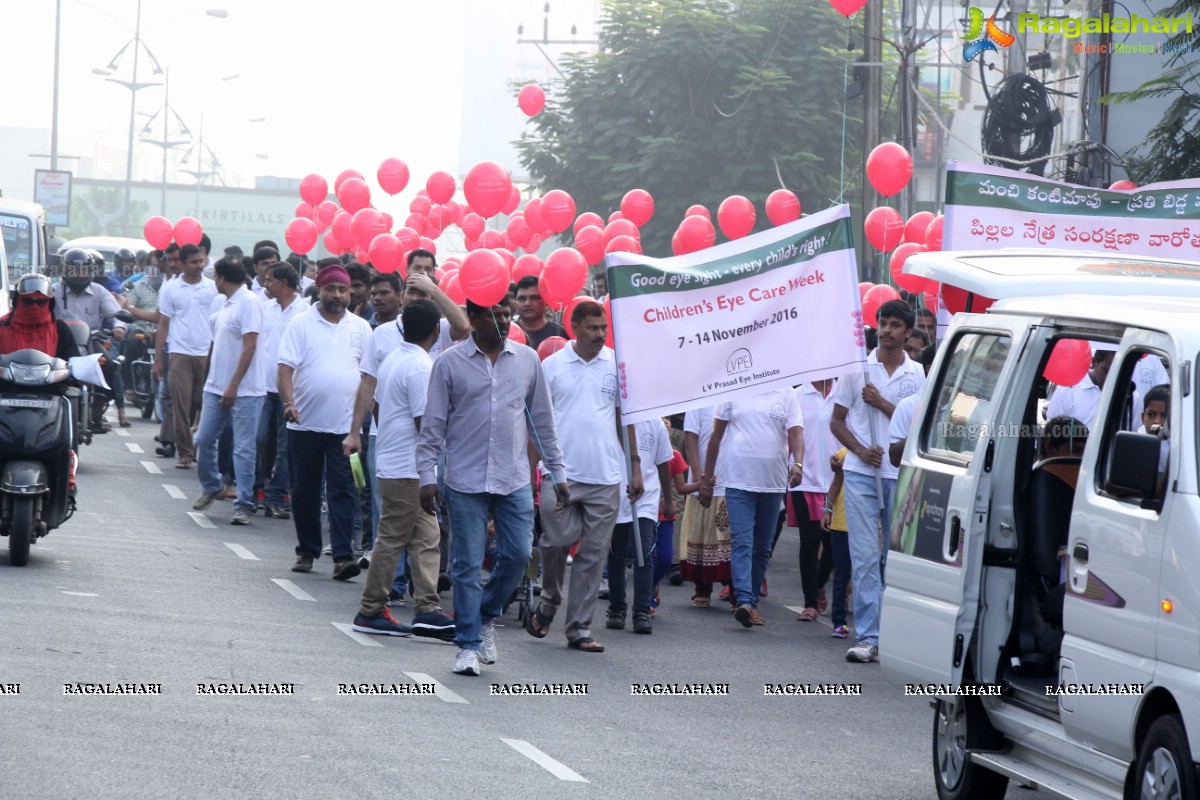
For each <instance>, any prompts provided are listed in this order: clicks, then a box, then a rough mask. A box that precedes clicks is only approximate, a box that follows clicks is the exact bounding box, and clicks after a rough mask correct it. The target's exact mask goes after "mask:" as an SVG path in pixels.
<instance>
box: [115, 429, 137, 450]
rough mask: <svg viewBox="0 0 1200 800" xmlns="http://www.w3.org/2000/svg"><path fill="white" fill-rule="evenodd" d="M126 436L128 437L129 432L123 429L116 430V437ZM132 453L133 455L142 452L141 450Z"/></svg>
mask: <svg viewBox="0 0 1200 800" xmlns="http://www.w3.org/2000/svg"><path fill="white" fill-rule="evenodd" d="M128 435H129V431H127V430H125V429H124V428H117V436H128ZM134 452H135V453H140V452H142V451H141V450H135V451H134Z"/></svg>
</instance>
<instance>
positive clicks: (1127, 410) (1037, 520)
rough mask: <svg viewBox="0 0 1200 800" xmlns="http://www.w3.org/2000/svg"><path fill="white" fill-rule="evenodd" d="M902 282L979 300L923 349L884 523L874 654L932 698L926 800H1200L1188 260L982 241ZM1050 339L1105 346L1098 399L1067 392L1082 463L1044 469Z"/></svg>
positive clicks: (931, 260) (1196, 504)
mask: <svg viewBox="0 0 1200 800" xmlns="http://www.w3.org/2000/svg"><path fill="white" fill-rule="evenodd" d="M905 271H908V272H912V273H915V274H917V275H921V276H925V277H929V278H932V279H935V280H938V281H946V282H948V283H950V284H952V285H955V286H959V287H961V288H963V289H966V290H967V291H968V292H973V293H976V294H978V295H982V296H985V297H989V298H995V299H996V300H997V302H996V303H995V304H994V305H993V306H992V307H991V308H990V309H989V310H988V312H987V313H985V314H971V313H965V314H959V315H956V317H955V318H954V323H953V325H952V326H951V328H950V331H949V333H948V334H947V337H946V339H945V340H944V342H943V343H942V345H941V346H940V349H939V353H938V357H937V359H936V362H935V364H934V366H933V369H932V371H931V372H930V376H929V383H928V384H927V385H926V387H925V392H924V395H923V397H922V402H921V404H920V409H921V410H920V411H919V412H918V413H917V414H916V415H914V419H913V426H912V429H911V431H910V433H909V437H908V440H907V443H906V445H905V449H904V457H903V462H902V469H901V473H900V476H899V479H898V480H897V485H896V499H895V502H894V505H893V508H894V509H895V512H894V515H893V520H892V526H891V531H890V532H889V533H890V536H891V543H892V549H891V554H890V555H889V557H888V561H887V569H886V580H887V588H886V590H885V591H884V595H883V608H882V618H881V630H880V642H879V652H880V658H881V660H882V663H883V667H884V669H885V670H886V671H887V672H888V673H889V674H891V675H892V676H893V677H895V678H897V679H899V680H901V681H903V682H904V683H906V684H921V685H922V689H923V690H925V691H926V692H927V693H930V694H933V695H935V696H936V697H937V700H936V701H935V702H934V714H933V735H932V741H933V767H934V780H935V784H936V788H937V792H938V796H939V797H941V798H944V799H945V798H962V799H963V800H967V799H970V800H986V799H987V798H999V797H1002V796H1003V795H1004V793H1005V790H1006V787H1007V784H1008V781H1009V779H1015V780H1017V781H1020V782H1021V783H1023V784H1028V785H1036V787H1037V788H1039V789H1041V790H1042V791H1043V792H1044V793H1045V794H1047V795H1048V796H1052V797H1062V798H1122V797H1123V798H1160V797H1161V798H1195V797H1197V796H1200V794H1198V789H1197V786H1198V784H1197V762H1200V577H1198V575H1197V573H1200V497H1198V496H1197V458H1198V456H1200V448H1198V447H1197V436H1198V435H1200V420H1198V418H1197V414H1198V413H1200V404H1198V403H1197V402H1196V401H1197V396H1198V393H1197V388H1200V387H1197V384H1196V381H1197V374H1196V370H1195V368H1194V365H1195V364H1196V362H1197V358H1198V357H1200V314H1197V310H1198V309H1200V264H1192V263H1184V262H1172V261H1157V260H1153V259H1148V258H1140V257H1123V256H1117V255H1112V254H1090V253H1079V252H1047V251H1028V252H1026V251H1011V250H1010V251H1004V250H996V251H989V252H981V253H924V254H919V255H915V256H913V257H912V258H910V259H909V260H908V262H907V263H906V264H905ZM1064 339H1081V340H1085V341H1087V342H1089V343H1091V344H1092V346H1093V347H1094V348H1096V349H1099V350H1103V349H1111V350H1112V351H1113V356H1112V361H1111V367H1110V368H1109V370H1108V371H1107V374H1106V375H1104V374H1099V373H1097V377H1098V378H1100V380H1099V381H1098V382H1099V383H1101V384H1102V387H1101V388H1100V389H1098V390H1095V389H1092V388H1091V387H1092V386H1093V385H1094V383H1093V382H1092V381H1091V377H1090V376H1089V377H1087V378H1085V379H1084V381H1086V383H1082V384H1081V385H1082V386H1085V387H1087V388H1086V389H1082V390H1081V391H1085V392H1091V397H1092V399H1093V400H1094V399H1095V398H1096V397H1097V396H1098V398H1099V401H1098V406H1096V408H1095V412H1094V414H1093V415H1092V419H1090V420H1083V422H1084V423H1085V424H1086V425H1087V427H1088V429H1089V430H1088V433H1087V436H1086V445H1084V446H1083V448H1082V454H1081V456H1072V455H1059V456H1057V457H1049V458H1045V457H1043V456H1044V453H1042V454H1039V452H1038V449H1039V446H1044V445H1045V444H1046V441H1041V440H1040V439H1039V437H1041V438H1042V439H1045V438H1046V437H1044V436H1042V434H1041V433H1039V427H1040V426H1041V425H1042V424H1043V423H1044V420H1043V419H1042V418H1041V409H1042V407H1043V405H1044V402H1043V401H1044V400H1045V398H1046V395H1047V391H1048V388H1049V387H1048V382H1047V380H1046V378H1045V377H1044V375H1043V372H1044V370H1045V368H1046V365H1047V361H1048V360H1049V358H1050V355H1051V352H1052V350H1053V348H1054V347H1055V345H1056V343H1057V342H1059V341H1060V340H1064ZM1085 355H1086V353H1085ZM1152 359H1156V360H1157V363H1155V361H1152ZM1103 365H1104V361H1102V362H1101V366H1103ZM1150 367H1157V371H1156V373H1157V374H1158V375H1160V376H1161V375H1163V368H1164V367H1165V374H1166V375H1167V376H1168V381H1169V386H1170V402H1169V414H1168V422H1167V425H1165V426H1164V427H1163V429H1162V430H1161V431H1160V432H1159V435H1154V434H1152V433H1138V432H1137V430H1138V425H1139V421H1138V420H1136V419H1131V411H1132V409H1133V407H1134V406H1135V405H1137V404H1138V402H1139V400H1138V395H1137V394H1135V389H1134V385H1135V384H1134V382H1135V380H1138V379H1139V378H1140V377H1141V371H1142V370H1145V369H1149V368H1150ZM1055 391H1064V389H1062V388H1061V387H1060V388H1058V389H1056V390H1055ZM1160 391H1161V390H1160ZM1152 430H1157V428H1153V429H1152ZM1164 442H1165V443H1166V444H1165V445H1164ZM1164 462H1165V463H1164ZM973 685H975V686H978V685H988V686H989V687H990V689H989V690H984V691H980V690H979V689H977V688H975V689H969V688H960V687H972V686H973ZM986 691H999V692H1000V695H999V696H980V695H982V694H985V693H986Z"/></svg>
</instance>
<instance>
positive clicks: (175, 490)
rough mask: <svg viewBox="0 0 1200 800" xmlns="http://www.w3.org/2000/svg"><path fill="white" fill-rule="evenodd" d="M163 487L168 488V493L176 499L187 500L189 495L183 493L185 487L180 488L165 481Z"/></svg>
mask: <svg viewBox="0 0 1200 800" xmlns="http://www.w3.org/2000/svg"><path fill="white" fill-rule="evenodd" d="M162 487H163V488H164V489H166V490H167V494H169V495H171V497H174V498H175V499H176V500H187V495H186V494H184V493H183V489H180V488H179V487H178V486H176V485H175V484H173V483H164V484H163V485H162Z"/></svg>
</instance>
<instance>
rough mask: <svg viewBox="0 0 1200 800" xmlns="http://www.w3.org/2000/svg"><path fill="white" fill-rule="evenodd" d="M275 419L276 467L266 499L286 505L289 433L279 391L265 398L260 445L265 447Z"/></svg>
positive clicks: (260, 429) (260, 422)
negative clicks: (284, 499) (272, 421)
mask: <svg viewBox="0 0 1200 800" xmlns="http://www.w3.org/2000/svg"><path fill="white" fill-rule="evenodd" d="M272 418H274V419H275V469H274V471H272V473H271V480H269V481H268V482H267V486H266V493H265V500H266V502H268V503H271V504H272V505H279V506H282V505H285V503H284V502H283V498H284V497H287V496H288V491H289V486H288V482H289V480H288V478H289V476H288V447H287V445H288V435H287V425H286V424H285V423H284V421H283V403H281V402H280V400H279V394H278V393H277V392H267V396H266V397H265V398H264V399H263V404H262V414H260V415H259V418H258V437H257V438H258V446H259V447H265V446H266V444H267V437H268V436H270V435H271V419H272Z"/></svg>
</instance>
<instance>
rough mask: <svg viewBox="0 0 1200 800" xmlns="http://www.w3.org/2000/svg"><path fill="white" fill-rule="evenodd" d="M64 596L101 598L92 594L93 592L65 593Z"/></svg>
mask: <svg viewBox="0 0 1200 800" xmlns="http://www.w3.org/2000/svg"><path fill="white" fill-rule="evenodd" d="M63 594H69V595H71V597H99V596H100V595H98V594H92V593H91V592H63Z"/></svg>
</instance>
